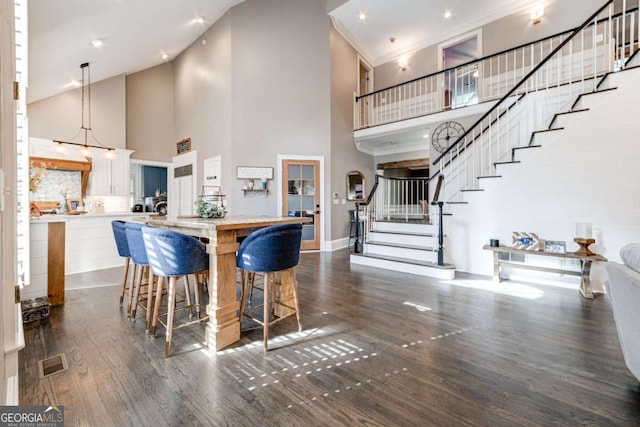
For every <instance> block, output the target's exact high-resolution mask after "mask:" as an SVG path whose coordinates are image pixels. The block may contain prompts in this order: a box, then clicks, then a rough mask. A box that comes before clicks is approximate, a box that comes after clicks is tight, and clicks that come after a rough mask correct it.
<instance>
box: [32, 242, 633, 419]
mask: <svg viewBox="0 0 640 427" xmlns="http://www.w3.org/2000/svg"><path fill="white" fill-rule="evenodd" d="M120 271H121V270H120V269H114V271H113V279H112V283H116V282H118V281H119V280H120ZM103 274H104V272H103ZM80 279H81V280H79V278H78V277H76V278H74V280H75V283H78V282H81V281H82V280H88V281H90V280H92V279H91V275H86V276H84V277H82V278H80ZM298 279H299V282H300V291H299V292H300V300H301V312H302V325H303V332H301V333H298V332H295V331H296V327H295V320H294V319H293V318H289V319H287V320H284V321H283V322H282V323H280V324H278V325H277V326H275V327H273V328H272V335H271V336H272V339H271V340H270V346H271V350H270V351H269V352H268V353H266V354H265V353H264V352H263V349H262V343H261V338H262V331H261V330H260V329H255V330H251V331H247V332H244V333H243V336H242V339H241V341H240V342H239V343H237V344H236V345H234V346H232V347H231V348H228V349H226V350H224V351H221V352H218V353H217V354H215V353H213V352H211V351H209V350H207V349H206V348H204V347H203V346H202V338H203V336H204V326H203V325H195V326H192V327H189V328H186V329H181V330H178V331H176V332H175V333H174V342H173V346H172V356H171V357H170V358H169V359H165V358H164V329H162V328H159V331H158V338H157V339H150V338H149V337H148V336H146V335H145V333H144V322H143V321H141V320H138V321H137V322H135V323H133V322H130V321H129V320H127V318H126V315H125V313H124V311H123V310H122V309H121V308H120V307H119V306H118V291H119V288H118V287H117V286H104V287H96V288H90V289H74V290H68V291H67V293H66V304H65V305H64V307H55V308H53V309H52V311H51V316H50V317H49V319H48V320H46V321H43V322H40V323H36V324H30V325H27V326H26V331H25V335H26V348H25V349H24V350H22V352H21V357H20V403H21V404H23V405H48V404H57V405H64V409H65V420H66V425H69V426H85V425H86V426H125V425H131V426H155V427H159V426H177V425H197V426H226V425H230V426H300V425H307V426H321V425H322V426H355V425H361V426H431V425H433V426H449V425H451V426H458V425H476V426H513V425H524V426H540V425H542V426H570V425H598V426H612V425H616V426H637V425H640V389H639V386H638V382H637V380H636V379H635V378H634V377H633V376H632V375H631V373H630V372H629V371H628V369H627V368H626V366H625V364H624V361H623V358H622V352H621V349H620V343H619V341H618V337H617V334H616V330H615V325H614V321H613V316H612V313H611V308H610V305H609V300H608V298H607V297H606V296H602V297H599V298H597V299H595V300H593V301H589V300H585V299H583V298H582V297H581V296H580V294H579V292H578V291H573V290H567V289H559V288H553V287H547V286H542V285H540V286H534V285H516V284H510V283H509V282H505V283H502V284H500V285H499V287H498V288H496V285H493V284H492V283H491V282H490V281H489V280H488V279H486V278H482V277H473V276H464V277H462V278H460V279H456V280H455V281H451V282H449V281H440V280H436V279H428V278H422V277H418V276H413V275H407V274H402V273H395V272H388V271H385V270H377V269H370V268H367V267H362V266H350V265H349V261H348V252H347V251H346V250H340V251H336V252H333V253H309V254H302V256H301V261H300V264H299V267H298ZM95 280H105V279H104V276H103V277H101V278H96V279H95ZM72 282H73V280H72ZM487 288H491V289H493V291H490V290H485V289H487ZM496 289H497V290H498V291H497V292H496V291H495V290H496ZM247 326H248V325H247ZM58 353H65V355H66V358H67V360H68V363H69V369H68V370H66V371H64V372H60V373H58V374H55V375H52V376H49V377H47V378H45V379H42V380H39V379H38V374H37V369H36V364H37V361H38V360H40V359H43V358H45V357H49V356H52V355H55V354H58Z"/></svg>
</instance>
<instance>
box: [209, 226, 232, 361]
mask: <svg viewBox="0 0 640 427" xmlns="http://www.w3.org/2000/svg"><path fill="white" fill-rule="evenodd" d="M237 250H238V243H237V242H236V232H235V230H216V231H215V236H213V237H212V238H211V239H210V242H209V244H208V245H207V252H208V253H209V305H208V306H207V314H208V315H209V322H208V323H207V332H206V339H207V341H206V344H207V347H209V348H210V349H215V350H216V351H217V350H221V349H223V348H225V347H227V346H229V345H231V344H233V343H235V342H237V341H238V340H240V318H239V314H238V311H239V309H240V302H239V301H238V298H237V295H236V251H237Z"/></svg>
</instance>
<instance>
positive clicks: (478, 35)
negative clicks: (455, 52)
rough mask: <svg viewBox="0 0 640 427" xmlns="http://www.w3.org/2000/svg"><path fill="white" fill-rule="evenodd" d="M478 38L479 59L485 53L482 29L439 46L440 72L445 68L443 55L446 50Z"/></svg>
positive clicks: (461, 35)
mask: <svg viewBox="0 0 640 427" xmlns="http://www.w3.org/2000/svg"><path fill="white" fill-rule="evenodd" d="M474 37H475V38H476V39H477V40H478V51H477V52H476V53H477V55H478V56H477V58H482V52H483V46H482V28H478V29H477V30H474V31H470V32H468V33H465V34H460V35H459V36H457V37H454V38H452V39H449V40H446V41H444V42H442V43H439V44H438V71H442V70H443V69H444V68H443V67H444V58H443V56H442V55H443V54H444V50H445V49H447V48H449V47H451V46H455V45H457V44H459V43H462V42H464V41H467V40H469V39H472V38H474Z"/></svg>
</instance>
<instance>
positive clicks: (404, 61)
mask: <svg viewBox="0 0 640 427" xmlns="http://www.w3.org/2000/svg"><path fill="white" fill-rule="evenodd" d="M398 65H399V66H400V69H401V70H402V71H404V70H406V69H407V65H409V59H408V58H407V57H406V56H403V57H401V58H400V59H398Z"/></svg>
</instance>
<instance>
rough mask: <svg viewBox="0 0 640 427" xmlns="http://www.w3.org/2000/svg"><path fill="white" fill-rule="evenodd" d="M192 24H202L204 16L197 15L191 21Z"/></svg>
mask: <svg viewBox="0 0 640 427" xmlns="http://www.w3.org/2000/svg"><path fill="white" fill-rule="evenodd" d="M192 22H193V23H194V24H200V25H202V24H204V16H198V17H197V18H195V19H194V20H193V21H192Z"/></svg>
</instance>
